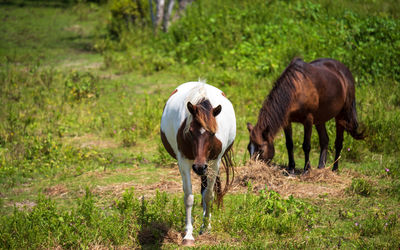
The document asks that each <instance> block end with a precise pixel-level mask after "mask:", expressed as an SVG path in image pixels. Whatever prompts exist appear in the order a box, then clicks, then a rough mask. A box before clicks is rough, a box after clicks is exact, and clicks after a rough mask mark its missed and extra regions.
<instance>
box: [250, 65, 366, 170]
mask: <svg viewBox="0 0 400 250" xmlns="http://www.w3.org/2000/svg"><path fill="white" fill-rule="evenodd" d="M332 118H335V121H336V140H335V150H336V155H335V162H334V165H333V168H332V170H333V171H335V170H337V169H338V159H339V156H340V151H341V150H342V147H343V132H344V131H347V132H348V133H350V135H351V136H352V137H353V138H355V139H357V140H361V139H363V138H364V135H363V132H360V133H359V132H358V131H357V128H358V122H357V112H356V100H355V88H354V78H353V76H352V74H351V72H350V70H349V69H348V68H347V67H346V66H345V65H343V64H342V63H340V62H338V61H336V60H333V59H328V58H321V59H317V60H315V61H312V62H311V63H306V62H304V61H303V60H301V59H298V58H296V59H294V60H293V61H292V62H291V63H290V64H289V66H288V67H287V68H286V69H285V71H284V72H283V73H282V75H281V76H280V77H279V78H278V80H277V81H276V82H275V85H274V87H273V89H272V90H271V92H270V94H269V95H268V97H267V98H266V99H265V100H264V103H263V106H262V108H261V109H260V113H259V116H258V121H257V124H256V125H255V126H253V125H251V124H250V123H248V124H247V129H248V130H249V133H250V143H249V145H248V150H249V153H250V157H252V158H256V157H258V158H259V159H261V160H265V161H269V160H271V159H272V158H273V157H274V153H275V150H274V144H273V140H274V137H275V135H276V134H277V132H278V131H279V129H280V128H281V127H283V129H284V132H285V138H286V148H287V151H288V156H289V165H288V170H289V173H291V174H294V170H295V162H294V158H293V140H292V125H291V123H292V122H298V123H302V124H303V125H304V142H303V150H304V155H305V164H304V171H305V172H306V171H307V170H308V169H309V168H310V162H309V153H310V149H311V145H310V139H311V131H312V125H315V127H316V129H317V132H318V135H319V144H320V148H321V153H320V158H319V164H318V168H324V167H325V164H326V156H327V150H328V142H329V137H328V134H327V131H326V128H325V123H326V122H327V121H328V120H330V119H332Z"/></svg>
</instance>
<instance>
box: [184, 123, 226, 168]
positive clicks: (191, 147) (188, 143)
mask: <svg viewBox="0 0 400 250" xmlns="http://www.w3.org/2000/svg"><path fill="white" fill-rule="evenodd" d="M186 121H187V120H184V121H183V123H182V125H181V126H180V127H179V130H178V134H177V136H176V137H177V143H178V149H179V151H180V152H182V154H183V155H184V156H185V158H187V159H189V160H194V159H195V158H196V155H195V142H194V140H196V139H197V138H193V136H192V135H191V134H190V133H186V134H185V127H186ZM193 122H195V121H192V123H193ZM195 123H196V122H195ZM193 125H194V126H196V125H195V124H193ZM198 129H199V128H198ZM221 150H222V143H221V141H220V140H218V138H217V137H215V136H213V138H212V139H211V140H210V141H209V143H208V147H207V148H205V149H204V150H203V151H204V152H203V153H204V154H206V153H207V152H209V155H208V157H207V159H206V160H207V161H208V160H215V159H217V158H218V155H219V154H220V153H221Z"/></svg>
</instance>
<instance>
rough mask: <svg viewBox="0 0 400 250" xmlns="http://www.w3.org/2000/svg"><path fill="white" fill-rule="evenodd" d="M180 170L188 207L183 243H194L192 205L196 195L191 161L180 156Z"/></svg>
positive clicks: (184, 199) (186, 206) (186, 207)
mask: <svg viewBox="0 0 400 250" xmlns="http://www.w3.org/2000/svg"><path fill="white" fill-rule="evenodd" d="M178 163H179V164H178V165H179V171H180V173H181V176H182V184H183V192H184V193H185V195H184V198H183V201H184V203H185V209H186V220H185V223H186V226H185V237H184V238H183V241H182V244H183V245H193V244H194V238H193V225H192V207H193V202H194V195H193V194H192V182H191V179H190V170H191V167H190V166H191V165H192V164H191V161H190V160H187V159H183V158H181V157H179V158H178Z"/></svg>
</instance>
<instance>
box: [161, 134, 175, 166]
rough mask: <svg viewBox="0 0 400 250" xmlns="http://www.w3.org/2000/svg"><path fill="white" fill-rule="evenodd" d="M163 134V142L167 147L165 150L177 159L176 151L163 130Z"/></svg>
mask: <svg viewBox="0 0 400 250" xmlns="http://www.w3.org/2000/svg"><path fill="white" fill-rule="evenodd" d="M160 133H161V141H162V143H163V145H164V147H165V149H166V150H167V152H168V153H169V154H170V155H171V156H172V157H174V158H175V159H176V155H175V152H174V150H173V149H172V147H171V145H170V144H169V142H168V140H167V137H166V136H165V134H164V132H163V131H162V130H160Z"/></svg>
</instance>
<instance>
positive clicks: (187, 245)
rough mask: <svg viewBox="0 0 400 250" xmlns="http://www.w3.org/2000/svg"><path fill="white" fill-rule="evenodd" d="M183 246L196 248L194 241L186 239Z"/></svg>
mask: <svg viewBox="0 0 400 250" xmlns="http://www.w3.org/2000/svg"><path fill="white" fill-rule="evenodd" d="M182 246H185V247H193V246H194V240H188V239H184V240H183V241H182Z"/></svg>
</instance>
